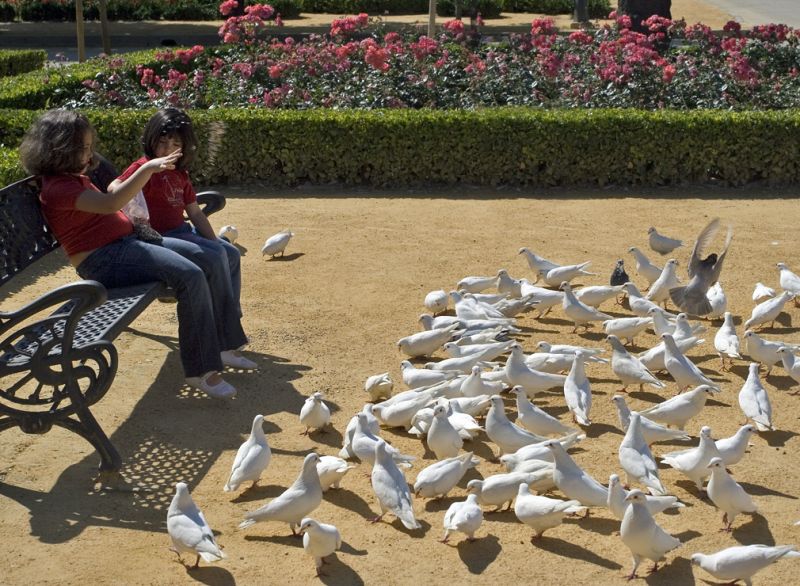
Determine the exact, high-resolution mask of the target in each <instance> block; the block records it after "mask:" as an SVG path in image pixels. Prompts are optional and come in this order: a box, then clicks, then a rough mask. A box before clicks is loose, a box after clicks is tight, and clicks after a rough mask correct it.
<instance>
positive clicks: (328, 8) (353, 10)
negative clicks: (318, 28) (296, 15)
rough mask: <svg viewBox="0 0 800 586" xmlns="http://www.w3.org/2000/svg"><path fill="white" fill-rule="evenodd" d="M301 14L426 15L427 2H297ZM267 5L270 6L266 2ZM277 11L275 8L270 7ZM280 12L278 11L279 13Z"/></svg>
mask: <svg viewBox="0 0 800 586" xmlns="http://www.w3.org/2000/svg"><path fill="white" fill-rule="evenodd" d="M297 2H298V4H299V5H300V11H301V12H310V13H329V14H358V13H360V12H366V13H367V14H376V15H383V14H427V13H428V0H297ZM267 4H271V3H270V2H269V1H267ZM272 6H273V8H275V9H276V10H277V6H275V5H272ZM279 12H280V11H279Z"/></svg>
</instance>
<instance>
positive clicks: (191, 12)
mask: <svg viewBox="0 0 800 586" xmlns="http://www.w3.org/2000/svg"><path fill="white" fill-rule="evenodd" d="M160 4H161V15H160V16H161V18H163V19H164V20H217V19H220V18H222V16H221V15H220V13H219V5H220V2H219V1H217V0H210V1H209V0H169V1H168V2H161V3H160Z"/></svg>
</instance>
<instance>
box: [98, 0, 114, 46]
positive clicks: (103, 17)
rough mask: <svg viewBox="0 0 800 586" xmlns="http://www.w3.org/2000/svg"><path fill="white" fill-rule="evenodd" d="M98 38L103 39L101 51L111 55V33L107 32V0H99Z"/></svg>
mask: <svg viewBox="0 0 800 586" xmlns="http://www.w3.org/2000/svg"><path fill="white" fill-rule="evenodd" d="M99 10H100V38H101V39H102V41H103V53H105V54H106V55H111V35H110V34H109V32H108V0H100V6H99Z"/></svg>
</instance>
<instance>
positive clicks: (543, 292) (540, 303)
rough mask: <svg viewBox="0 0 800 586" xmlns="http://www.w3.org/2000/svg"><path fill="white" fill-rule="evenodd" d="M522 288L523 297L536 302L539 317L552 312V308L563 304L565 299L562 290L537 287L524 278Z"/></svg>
mask: <svg viewBox="0 0 800 586" xmlns="http://www.w3.org/2000/svg"><path fill="white" fill-rule="evenodd" d="M521 290H522V296H523V297H526V298H528V299H530V300H531V301H532V302H533V301H535V302H536V311H537V312H538V314H537V315H536V317H537V318H540V317H544V316H545V315H547V314H548V313H550V310H551V309H552V308H554V307H555V306H556V305H561V302H562V300H563V299H564V293H562V292H561V291H553V290H552V289H545V288H543V287H536V286H534V285H531V284H530V283H528V282H527V281H525V279H523V280H522V286H521Z"/></svg>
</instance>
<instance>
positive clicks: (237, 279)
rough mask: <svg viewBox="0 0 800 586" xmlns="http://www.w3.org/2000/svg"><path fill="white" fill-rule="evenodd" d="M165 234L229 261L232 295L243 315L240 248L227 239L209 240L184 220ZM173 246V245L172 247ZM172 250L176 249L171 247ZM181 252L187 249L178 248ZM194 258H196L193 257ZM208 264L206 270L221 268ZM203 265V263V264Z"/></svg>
mask: <svg viewBox="0 0 800 586" xmlns="http://www.w3.org/2000/svg"><path fill="white" fill-rule="evenodd" d="M164 236H168V237H170V238H179V239H181V240H187V241H189V242H193V243H194V244H197V245H198V246H200V247H202V248H204V249H207V254H211V255H216V256H219V257H220V258H224V259H225V261H226V262H227V263H228V273H227V279H228V280H229V281H230V289H231V292H230V295H231V296H232V298H233V300H234V302H235V303H236V309H237V311H238V312H239V317H241V316H242V304H241V302H240V301H239V298H240V297H241V294H242V267H241V265H242V263H241V254H240V253H239V249H238V248H236V247H235V246H234V245H233V244H231V243H230V242H228V241H227V240H223V239H222V238H217V239H216V240H209V239H208V238H205V237H204V236H202V235H200V234H198V233H197V232H195V230H194V228H192V225H191V224H189V223H188V222H184V223H183V224H181V225H180V226H179V227H177V228H175V229H174V230H170V231H169V232H165V233H164ZM170 248H171V247H170ZM171 250H175V249H174V248H171ZM176 252H178V253H179V254H184V252H186V251H182V250H176ZM192 260H194V259H192ZM206 265H207V266H204V267H203V268H204V270H221V269H220V268H219V266H218V265H217V263H215V262H213V261H212V262H211V264H210V265H209V263H206ZM201 266H203V265H201ZM226 289H227V286H226Z"/></svg>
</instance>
